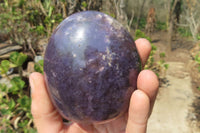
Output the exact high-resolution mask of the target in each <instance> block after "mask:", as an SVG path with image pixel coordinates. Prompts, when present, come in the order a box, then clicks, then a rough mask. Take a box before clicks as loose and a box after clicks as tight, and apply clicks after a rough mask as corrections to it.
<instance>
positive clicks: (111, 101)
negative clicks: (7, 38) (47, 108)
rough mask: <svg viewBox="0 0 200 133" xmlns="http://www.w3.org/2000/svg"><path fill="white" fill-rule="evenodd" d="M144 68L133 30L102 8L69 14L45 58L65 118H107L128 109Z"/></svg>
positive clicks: (54, 96) (51, 87)
mask: <svg viewBox="0 0 200 133" xmlns="http://www.w3.org/2000/svg"><path fill="white" fill-rule="evenodd" d="M140 69H141V64H140V59H139V55H138V52H137V49H136V46H135V43H134V40H133V39H132V37H131V36H130V35H129V33H128V32H127V31H126V30H125V29H124V28H123V27H122V26H121V24H119V23H118V22H117V21H116V20H114V19H113V18H111V17H110V16H108V15H106V14H103V13H100V12H96V11H85V12H80V13H76V14H73V15H71V16H69V17H68V18H66V19H65V20H64V21H63V22H62V23H61V24H60V25H59V26H58V27H57V28H56V30H55V31H54V33H53V35H52V36H51V38H50V40H49V44H48V46H47V49H46V53H45V58H44V72H45V79H46V83H47V86H48V91H49V94H50V96H51V99H52V101H53V103H54V105H55V106H56V107H57V108H58V111H59V112H60V113H61V115H62V116H63V117H64V118H66V119H69V120H72V121H76V122H79V123H91V122H102V121H107V120H110V119H112V118H116V117H117V116H119V115H120V114H123V113H124V112H125V111H127V109H128V105H129V100H130V96H131V94H132V92H133V91H134V90H135V89H136V80H137V76H138V73H139V71H140Z"/></svg>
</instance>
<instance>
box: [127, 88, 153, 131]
mask: <svg viewBox="0 0 200 133" xmlns="http://www.w3.org/2000/svg"><path fill="white" fill-rule="evenodd" d="M149 111H150V100H149V97H148V96H147V95H146V94H145V93H144V92H143V91H141V90H136V91H135V92H134V93H133V94H132V97H131V101H130V107H129V114H128V115H129V117H128V123H127V127H126V133H146V127H147V121H148V117H149Z"/></svg>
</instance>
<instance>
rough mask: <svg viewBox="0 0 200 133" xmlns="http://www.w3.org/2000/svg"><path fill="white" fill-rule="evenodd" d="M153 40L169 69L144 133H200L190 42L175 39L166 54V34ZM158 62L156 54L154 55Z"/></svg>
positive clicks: (198, 97) (198, 93) (199, 106)
mask: <svg viewBox="0 0 200 133" xmlns="http://www.w3.org/2000/svg"><path fill="white" fill-rule="evenodd" d="M152 41H153V43H154V44H155V45H156V46H157V50H158V52H157V53H159V52H165V54H166V62H167V64H169V69H168V70H167V72H166V77H165V78H166V79H165V81H167V82H166V83H165V84H162V86H161V87H160V88H159V93H158V96H157V99H156V103H155V106H154V110H153V113H152V115H151V117H150V120H149V122H148V129H147V133H200V124H199V121H200V90H197V86H198V85H199V83H198V81H200V80H199V79H197V75H199V74H198V70H197V69H196V68H197V66H196V64H195V62H194V60H193V57H192V56H191V53H190V51H191V50H192V49H193V47H194V43H193V42H192V41H188V40H187V39H184V38H182V37H177V38H176V40H174V41H173V43H172V44H173V45H172V51H170V52H169V51H168V50H167V49H168V43H167V33H166V32H164V31H163V32H157V33H154V34H153V35H152ZM155 59H156V60H158V55H155Z"/></svg>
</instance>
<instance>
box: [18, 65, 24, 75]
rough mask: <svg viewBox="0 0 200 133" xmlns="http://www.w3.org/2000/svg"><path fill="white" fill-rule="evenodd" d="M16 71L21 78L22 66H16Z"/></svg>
mask: <svg viewBox="0 0 200 133" xmlns="http://www.w3.org/2000/svg"><path fill="white" fill-rule="evenodd" d="M18 72H19V76H20V77H21V78H22V76H23V73H22V66H19V67H18Z"/></svg>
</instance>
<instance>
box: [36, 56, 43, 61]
mask: <svg viewBox="0 0 200 133" xmlns="http://www.w3.org/2000/svg"><path fill="white" fill-rule="evenodd" d="M43 59H44V58H43V57H42V56H35V58H34V61H35V62H38V61H40V60H43Z"/></svg>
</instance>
